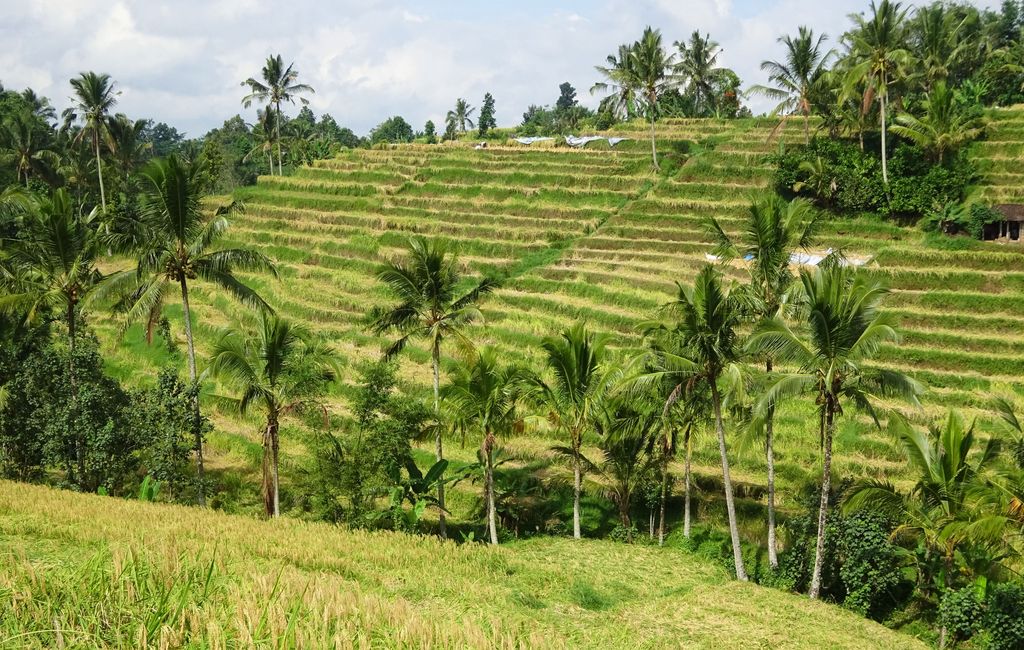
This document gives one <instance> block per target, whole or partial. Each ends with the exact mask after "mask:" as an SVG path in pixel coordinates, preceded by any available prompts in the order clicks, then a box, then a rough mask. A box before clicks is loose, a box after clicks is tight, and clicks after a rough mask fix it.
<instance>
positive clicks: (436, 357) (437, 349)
mask: <svg viewBox="0 0 1024 650" xmlns="http://www.w3.org/2000/svg"><path fill="white" fill-rule="evenodd" d="M430 361H431V364H432V370H433V371H434V418H435V420H437V422H436V423H435V426H437V430H436V431H435V433H434V451H435V452H436V456H437V460H438V462H440V461H442V460H444V448H443V446H442V442H441V346H440V344H439V343H438V342H436V341H435V343H434V346H433V350H432V351H431V358H430ZM437 507H438V509H439V510H440V512H439V514H438V518H437V527H438V533H439V534H440V535H441V539H448V526H447V522H446V521H445V516H444V474H442V475H441V477H440V478H439V479H438V481H437Z"/></svg>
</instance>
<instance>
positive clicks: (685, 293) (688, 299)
mask: <svg viewBox="0 0 1024 650" xmlns="http://www.w3.org/2000/svg"><path fill="white" fill-rule="evenodd" d="M678 288H679V294H678V296H677V297H676V299H675V300H673V301H672V302H670V303H669V304H668V305H666V308H668V309H670V310H672V311H674V312H675V313H676V314H677V316H678V319H677V320H676V322H675V324H674V325H673V326H671V327H667V326H664V325H662V326H658V327H652V328H649V330H648V333H649V334H654V333H657V334H658V335H659V336H660V337H669V338H671V339H674V341H673V344H672V345H671V346H668V345H662V346H659V347H658V348H657V349H656V350H655V352H654V353H653V354H652V355H651V358H652V362H651V363H650V364H649V365H651V366H652V367H653V370H649V371H645V372H643V373H642V374H640V375H639V376H637V377H634V378H632V379H631V380H629V381H628V382H627V383H628V384H630V385H631V386H632V390H634V391H636V390H640V391H643V392H646V391H648V390H650V388H651V387H652V385H653V384H655V383H657V384H663V383H665V382H674V384H675V388H674V389H673V390H672V393H671V394H670V399H671V396H672V395H674V396H675V397H676V398H678V397H679V396H680V395H685V394H687V393H686V392H684V391H690V390H693V389H694V388H695V387H697V386H698V385H700V384H705V385H706V386H707V387H708V390H709V392H710V394H711V406H712V409H713V413H714V421H715V433H716V434H717V436H718V452H719V455H720V457H721V462H722V486H723V490H724V492H725V506H726V511H727V513H728V516H729V535H730V538H731V541H732V551H733V561H734V564H735V568H736V577H737V578H738V579H740V580H747V572H746V569H745V567H744V566H743V554H742V549H741V548H740V532H739V525H738V523H737V519H736V504H735V501H734V495H733V489H732V478H731V475H730V471H729V455H728V447H727V445H726V441H725V420H724V418H723V415H722V401H723V400H722V388H723V385H724V383H725V382H726V380H728V381H729V382H730V383H735V382H736V378H737V376H738V375H739V374H740V369H739V367H738V364H737V361H738V360H739V358H740V352H741V351H740V346H739V343H738V340H739V335H738V334H737V332H736V328H737V327H738V326H739V324H740V321H741V316H742V311H741V309H742V305H741V303H740V301H739V299H738V298H737V296H736V295H734V294H733V293H732V292H731V291H730V290H729V288H727V287H726V286H724V284H723V280H722V276H721V274H720V273H719V272H718V271H717V270H716V269H715V267H714V266H712V265H711V264H708V265H705V266H704V267H703V268H702V269H701V270H700V272H698V273H697V277H696V278H695V279H694V282H693V285H692V286H690V285H683V284H679V285H678Z"/></svg>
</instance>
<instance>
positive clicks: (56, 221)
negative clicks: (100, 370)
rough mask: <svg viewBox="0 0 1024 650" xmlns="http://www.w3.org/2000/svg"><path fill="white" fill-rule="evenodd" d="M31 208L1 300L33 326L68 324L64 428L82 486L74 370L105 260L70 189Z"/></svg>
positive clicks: (89, 218) (3, 308)
mask: <svg viewBox="0 0 1024 650" xmlns="http://www.w3.org/2000/svg"><path fill="white" fill-rule="evenodd" d="M27 205H28V206H29V207H28V209H27V211H26V212H25V220H24V225H23V228H22V231H21V233H20V237H18V238H17V239H15V240H14V241H13V242H11V245H10V246H9V247H8V252H7V253H6V255H5V257H6V260H5V266H6V268H5V269H3V271H4V273H2V275H4V276H7V277H8V278H10V279H11V281H10V282H8V283H7V284H8V287H7V293H6V295H3V296H0V312H2V313H7V314H23V315H24V317H25V320H26V321H27V322H29V323H32V322H35V321H37V320H38V319H40V318H46V317H49V316H50V314H52V313H56V314H60V315H61V317H63V319H64V323H65V325H66V326H67V337H68V339H67V340H68V353H67V355H66V359H67V362H68V364H69V365H68V367H67V388H68V391H67V392H65V393H64V396H65V398H66V399H67V400H68V402H69V404H70V405H71V408H69V409H68V410H67V411H66V412H65V414H66V415H67V418H68V419H67V420H66V421H65V422H64V426H65V427H66V431H67V434H68V436H69V439H70V440H71V441H72V443H73V444H74V448H75V450H76V452H75V453H76V456H77V463H78V466H77V469H78V480H79V481H84V480H85V446H86V443H87V441H86V440H85V434H84V432H81V431H79V430H78V429H77V428H76V425H75V417H76V409H75V404H76V402H77V399H78V390H79V383H78V378H77V373H76V368H75V365H74V364H75V361H76V359H77V358H78V354H77V353H76V350H75V346H76V343H77V340H78V325H79V318H80V309H81V307H80V305H81V303H82V301H83V300H85V299H86V298H87V297H88V296H89V294H90V293H91V292H92V291H93V290H94V289H95V288H96V286H97V285H98V284H99V282H100V280H101V279H102V277H103V276H102V274H101V273H100V271H99V269H98V268H97V264H96V262H97V259H98V257H99V254H100V237H99V233H98V231H97V229H96V227H95V221H96V217H97V211H96V210H93V211H92V212H90V213H89V214H88V215H85V216H84V217H79V216H78V214H77V210H76V207H75V206H74V205H73V204H72V201H71V197H70V196H69V195H68V193H67V191H66V190H64V189H57V190H54V191H53V193H52V194H51V196H50V197H49V198H47V199H41V200H37V201H32V202H29V203H27ZM72 480H74V479H72Z"/></svg>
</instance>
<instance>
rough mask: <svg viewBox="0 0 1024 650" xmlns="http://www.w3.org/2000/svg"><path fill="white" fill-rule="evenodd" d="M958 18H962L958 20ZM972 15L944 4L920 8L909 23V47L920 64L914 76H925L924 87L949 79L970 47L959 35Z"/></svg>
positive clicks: (926, 88)
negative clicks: (959, 12)
mask: <svg viewBox="0 0 1024 650" xmlns="http://www.w3.org/2000/svg"><path fill="white" fill-rule="evenodd" d="M958 19H959V20H958ZM968 19H969V17H968V16H967V15H964V16H963V17H962V18H961V17H960V16H958V15H957V14H956V13H955V12H953V11H952V10H951V9H950V8H949V7H947V6H946V5H943V4H939V3H936V4H932V5H928V6H924V7H919V8H918V9H917V10H916V11H915V12H914V18H913V20H912V21H911V23H910V46H911V47H910V49H911V52H912V54H913V56H914V58H915V59H916V60H917V62H918V63H919V64H920V66H921V70H920V71H919V72H917V73H916V74H915V75H914V76H915V77H919V78H923V80H924V88H925V90H928V91H930V90H931V89H932V87H933V84H934V83H935V82H937V81H946V80H947V79H948V78H949V74H950V71H951V70H953V69H955V68H956V67H957V65H958V64H959V63H960V61H961V60H962V59H963V56H964V54H965V53H966V52H967V51H968V48H969V47H970V41H969V40H968V39H965V38H961V37H960V33H961V30H962V29H963V27H964V26H965V25H966V24H967V22H968Z"/></svg>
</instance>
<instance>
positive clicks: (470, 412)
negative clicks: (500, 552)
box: [443, 348, 527, 545]
mask: <svg viewBox="0 0 1024 650" xmlns="http://www.w3.org/2000/svg"><path fill="white" fill-rule="evenodd" d="M526 382H527V375H526V374H525V373H524V372H523V371H522V370H520V369H519V368H517V367H515V366H504V365H501V364H500V363H498V355H497V353H496V352H495V351H494V350H492V349H490V348H482V349H480V350H478V351H477V353H476V354H475V355H474V356H473V358H472V360H471V361H470V362H469V363H468V364H466V365H460V366H459V367H458V368H457V369H456V371H455V373H454V375H453V376H452V379H451V383H450V384H449V385H447V386H445V388H444V393H443V394H444V399H445V404H446V405H448V406H449V407H450V408H451V409H452V411H453V413H454V414H455V417H456V419H458V420H459V421H460V422H462V423H464V424H466V425H467V426H470V427H475V428H476V429H478V430H479V433H480V435H481V441H480V456H481V460H482V463H483V466H484V501H485V503H486V504H487V531H488V536H489V539H490V542H491V544H493V545H497V543H498V524H497V514H496V513H497V511H496V508H495V497H494V448H495V441H496V439H497V436H499V435H501V434H506V433H509V432H510V431H511V430H512V428H513V426H514V425H515V424H516V422H517V421H518V419H519V416H518V414H517V405H518V403H519V400H520V397H521V394H522V387H523V386H525V384H526Z"/></svg>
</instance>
